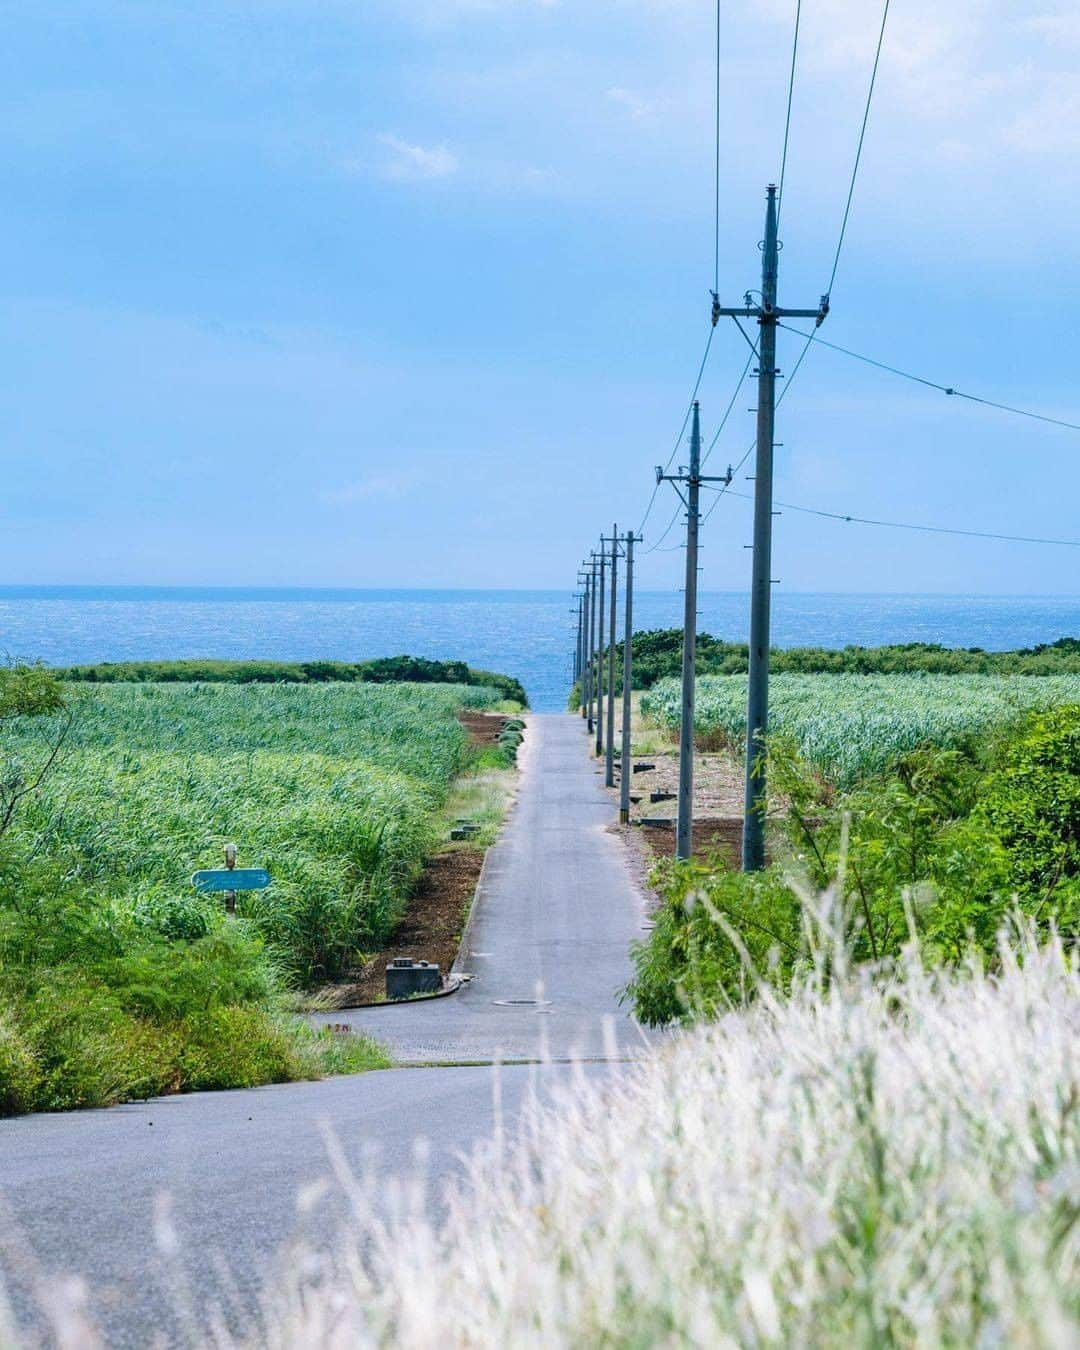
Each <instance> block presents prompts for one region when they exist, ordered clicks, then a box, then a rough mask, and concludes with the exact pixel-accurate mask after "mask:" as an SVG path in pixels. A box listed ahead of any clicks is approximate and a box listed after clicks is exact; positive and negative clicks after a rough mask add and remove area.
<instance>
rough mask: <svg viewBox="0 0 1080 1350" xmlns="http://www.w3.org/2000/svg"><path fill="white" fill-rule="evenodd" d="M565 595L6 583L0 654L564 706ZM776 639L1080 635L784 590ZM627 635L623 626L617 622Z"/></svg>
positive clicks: (1033, 603) (1056, 627)
mask: <svg viewBox="0 0 1080 1350" xmlns="http://www.w3.org/2000/svg"><path fill="white" fill-rule="evenodd" d="M699 608H700V614H701V618H700V625H701V628H702V630H704V631H706V632H709V633H712V634H713V635H714V636H716V637H719V638H726V639H730V640H745V635H746V629H747V621H748V612H749V600H748V597H747V596H746V595H743V594H736V593H731V592H714V593H705V594H702V595H700V596H699ZM570 610H571V600H570V597H569V595H567V594H565V593H562V592H555V591H344V590H341V591H330V590H327V591H319V590H245V589H235V590H232V589H230V590H219V589H194V588H192V589H183V588H149V587H73V586H53V587H17V586H16V587H12V586H9V587H0V654H3V655H6V656H8V657H18V658H21V659H33V660H41V661H45V662H47V663H49V664H50V665H71V664H75V663H77V662H87V661H124V660H167V659H181V658H183V657H220V658H231V659H244V658H255V657H258V658H262V659H265V660H280V661H306V660H315V659H320V658H323V659H328V660H341V661H358V660H363V659H364V658H366V657H374V656H395V655H398V654H400V653H403V652H407V653H409V654H411V655H415V656H427V657H433V658H439V659H444V660H449V659H457V660H465V661H467V662H468V663H469V664H470V665H473V666H480V667H482V668H484V669H487V670H497V671H502V672H504V673H506V674H509V675H515V676H517V678H518V679H520V680H521V681H522V683H523V684H524V685H525V687H526V689H527V690H528V691H529V697H530V700H531V702H532V705H533V707H534V708H536V709H537V710H539V711H553V710H556V709H559V708H562V707H564V706H565V701H566V694H567V689H568V685H569V681H570V657H571V651H572V645H573V636H572V629H571V625H572V623H573V616H572V615H571V612H570ZM773 613H774V624H773V632H774V636H775V643H776V645H777V646H783V647H794V646H821V647H843V646H846V645H847V644H848V643H858V644H860V645H863V646H873V645H876V644H878V643H884V642H916V641H919V642H940V643H943V644H944V645H946V646H962V647H985V648H987V649H989V650H994V649H998V650H1001V649H1005V648H1010V647H1028V646H1031V645H1033V644H1034V643H1037V642H1052V641H1053V640H1054V639H1055V638H1059V637H1064V636H1066V635H1069V636H1080V596H948V595H809V594H785V593H784V592H782V591H781V592H778V593H777V595H776V596H775V599H774V609H773ZM681 618H682V596H681V595H680V594H679V593H678V592H677V591H664V592H660V591H651V592H644V593H639V594H638V595H636V596H635V624H634V626H635V628H638V629H643V628H670V627H674V626H676V625H677V624H679V623H680V622H681ZM620 631H621V630H620Z"/></svg>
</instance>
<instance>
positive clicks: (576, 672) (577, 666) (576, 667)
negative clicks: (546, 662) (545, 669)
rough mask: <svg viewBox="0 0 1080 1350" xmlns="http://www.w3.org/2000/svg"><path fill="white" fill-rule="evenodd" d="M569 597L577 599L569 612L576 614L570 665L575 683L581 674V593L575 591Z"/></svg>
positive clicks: (571, 676)
mask: <svg viewBox="0 0 1080 1350" xmlns="http://www.w3.org/2000/svg"><path fill="white" fill-rule="evenodd" d="M570 599H571V600H576V601H577V604H576V606H574V607H573V608H572V609H571V610H570V613H571V614H574V615H576V616H577V620H576V622H575V624H574V659H573V661H572V662H571V666H570V678H571V680H572V682H573V683H574V684H577V682H578V677H579V676H580V674H581V595H580V594H579V593H578V592H577V591H575V592H574V594H573V595H572V596H571V597H570Z"/></svg>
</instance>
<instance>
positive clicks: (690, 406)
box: [634, 326, 716, 552]
mask: <svg viewBox="0 0 1080 1350" xmlns="http://www.w3.org/2000/svg"><path fill="white" fill-rule="evenodd" d="M715 332H716V329H715V327H713V326H710V328H709V336H708V338H707V339H706V342H705V353H704V355H703V356H702V358H701V365H700V366H698V373H697V379H696V380H695V381H694V388H693V390H692V392H691V394H690V402H689V404H688V406H687V409H686V416H685V417H684V418H683V420H682V426H681V427H680V428H679V434H678V435H677V436H676V437H675V444H674V445H673V446H672V448H671V454H670V455H668V457H667V463H666V464H665V465H664V472H665V473H666V472H667V470H668V469H670V468H671V462H672V460H673V459H674V458H675V456H676V455H677V454H678V453H679V446H680V445H681V444H682V438H683V436H684V435H685V434H686V428H687V424H688V423H689V421H690V414H691V413H692V412H693V410H694V403H695V401H696V399H697V396H698V390H699V389H700V388H701V380H702V377H703V376H704V374H705V366H706V364H707V363H708V360H709V352H710V350H711V349H712V340H713V334H714V333H715ZM659 491H660V484H659V483H657V485H656V486H655V487H654V488H653V493H652V496H651V497H650V498H649V504H648V506H646V508H645V514H644V515H643V516H642V517H641V524H640V525H639V526H638V527H637V529H636V530H635V531H634V533H635V534H641V533H642V531H643V530H644V529H645V522H646V521H647V520H648V519H649V516H650V515H651V514H652V509H653V505H654V503H655V502H656V494H657V493H658V492H659ZM646 552H648V550H647V549H646Z"/></svg>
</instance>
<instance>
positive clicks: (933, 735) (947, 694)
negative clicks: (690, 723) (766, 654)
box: [641, 674, 1080, 786]
mask: <svg viewBox="0 0 1080 1350" xmlns="http://www.w3.org/2000/svg"><path fill="white" fill-rule="evenodd" d="M1078 702H1080V675H1048V676H1045V677H1044V678H1041V679H1031V678H1025V677H1021V676H1008V675H963V674H960V675H934V674H923V675H911V674H906V675H822V674H818V675H800V674H779V675H776V676H774V678H773V679H772V681H771V683H770V696H769V722H770V730H771V731H772V732H774V733H775V732H779V733H781V734H783V735H787V736H790V737H791V738H792V739H793V740H794V743H795V744H796V746H797V747H798V749H799V752H800V753H801V754H802V756H803V757H804V758H805V759H806V760H807V761H808V762H809V763H810V764H812V765H813V766H814V768H816V769H817V770H818V771H819V772H820V773H822V774H823V775H824V776H825V777H826V778H827V779H829V780H830V781H832V782H834V783H837V784H839V785H841V786H847V785H849V784H851V783H853V782H855V781H857V780H858V779H860V778H863V777H866V776H867V775H870V774H873V773H877V772H880V771H882V770H884V769H887V768H888V767H889V766H890V765H891V764H893V763H895V762H896V761H897V760H898V759H899V758H900V757H901V756H902V755H904V754H906V753H907V752H909V751H911V750H913V749H915V748H916V747H917V746H919V745H924V744H925V745H936V746H946V747H947V746H954V745H958V744H961V743H962V742H963V741H964V740H965V739H966V738H970V737H973V736H981V735H983V734H985V733H987V732H988V731H990V730H992V729H994V728H997V727H1000V726H1002V725H1005V724H1006V723H1008V722H1010V721H1014V720H1015V719H1016V718H1017V717H1019V716H1020V715H1022V714H1023V713H1024V712H1025V711H1028V710H1032V709H1041V708H1051V707H1055V706H1057V705H1059V704H1065V703H1078ZM641 707H642V711H643V712H644V713H645V714H647V715H649V716H651V717H654V718H655V719H656V720H657V721H658V722H660V723H661V725H663V726H666V727H669V728H671V729H674V728H677V726H678V723H679V712H680V698H679V685H678V682H677V681H675V680H663V681H661V682H660V683H659V684H657V685H656V686H655V687H654V688H653V689H652V690H650V691H649V692H648V693H647V694H645V695H643V697H642V701H641ZM694 727H695V734H696V736H697V738H698V739H699V741H700V742H701V743H702V744H704V745H706V746H716V747H719V746H722V745H731V746H733V747H738V746H739V745H740V744H741V742H742V739H743V738H744V737H745V735H746V677H745V676H741V675H705V676H702V677H701V678H700V679H699V680H698V684H697V704H696V709H695V717H694Z"/></svg>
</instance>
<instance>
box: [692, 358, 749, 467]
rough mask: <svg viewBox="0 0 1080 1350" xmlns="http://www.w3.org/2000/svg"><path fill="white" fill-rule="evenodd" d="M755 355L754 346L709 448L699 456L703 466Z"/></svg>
mask: <svg viewBox="0 0 1080 1350" xmlns="http://www.w3.org/2000/svg"><path fill="white" fill-rule="evenodd" d="M756 355H757V349H756V348H755V349H753V350H752V351H751V353H750V355H749V356H748V357H747V358H746V365H745V366H743V369H742V374H741V375H740V376H739V382H738V384H736V386H735V389H734V392H733V393H732V395H731V398H730V399H729V400H728V405H727V407H726V408H725V409H724V415H723V417H721V419H720V425H719V426H718V427H717V428H716V432H715V433H714V435H713V438H712V440H711V441H710V442H709V448H708V449H707V450H706V451H705V453H704V455H702V457H701V463H702V467H704V465H705V464H706V462H707V461H708V458H709V456H710V455H711V454H712V452H713V451H714V450H715V449H716V442H717V441H718V440H719V439H720V433H721V432H722V431H723V430H724V428H725V427H726V426H727V423H728V418H729V417H730V416H731V412H732V409H733V408H734V407H735V400H736V399H737V398H738V397H739V390H740V389H741V388H742V387H743V383H744V382H745V380H746V377H747V375H748V374H749V373H750V363H751V361H753V359H754V357H755V356H756Z"/></svg>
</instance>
